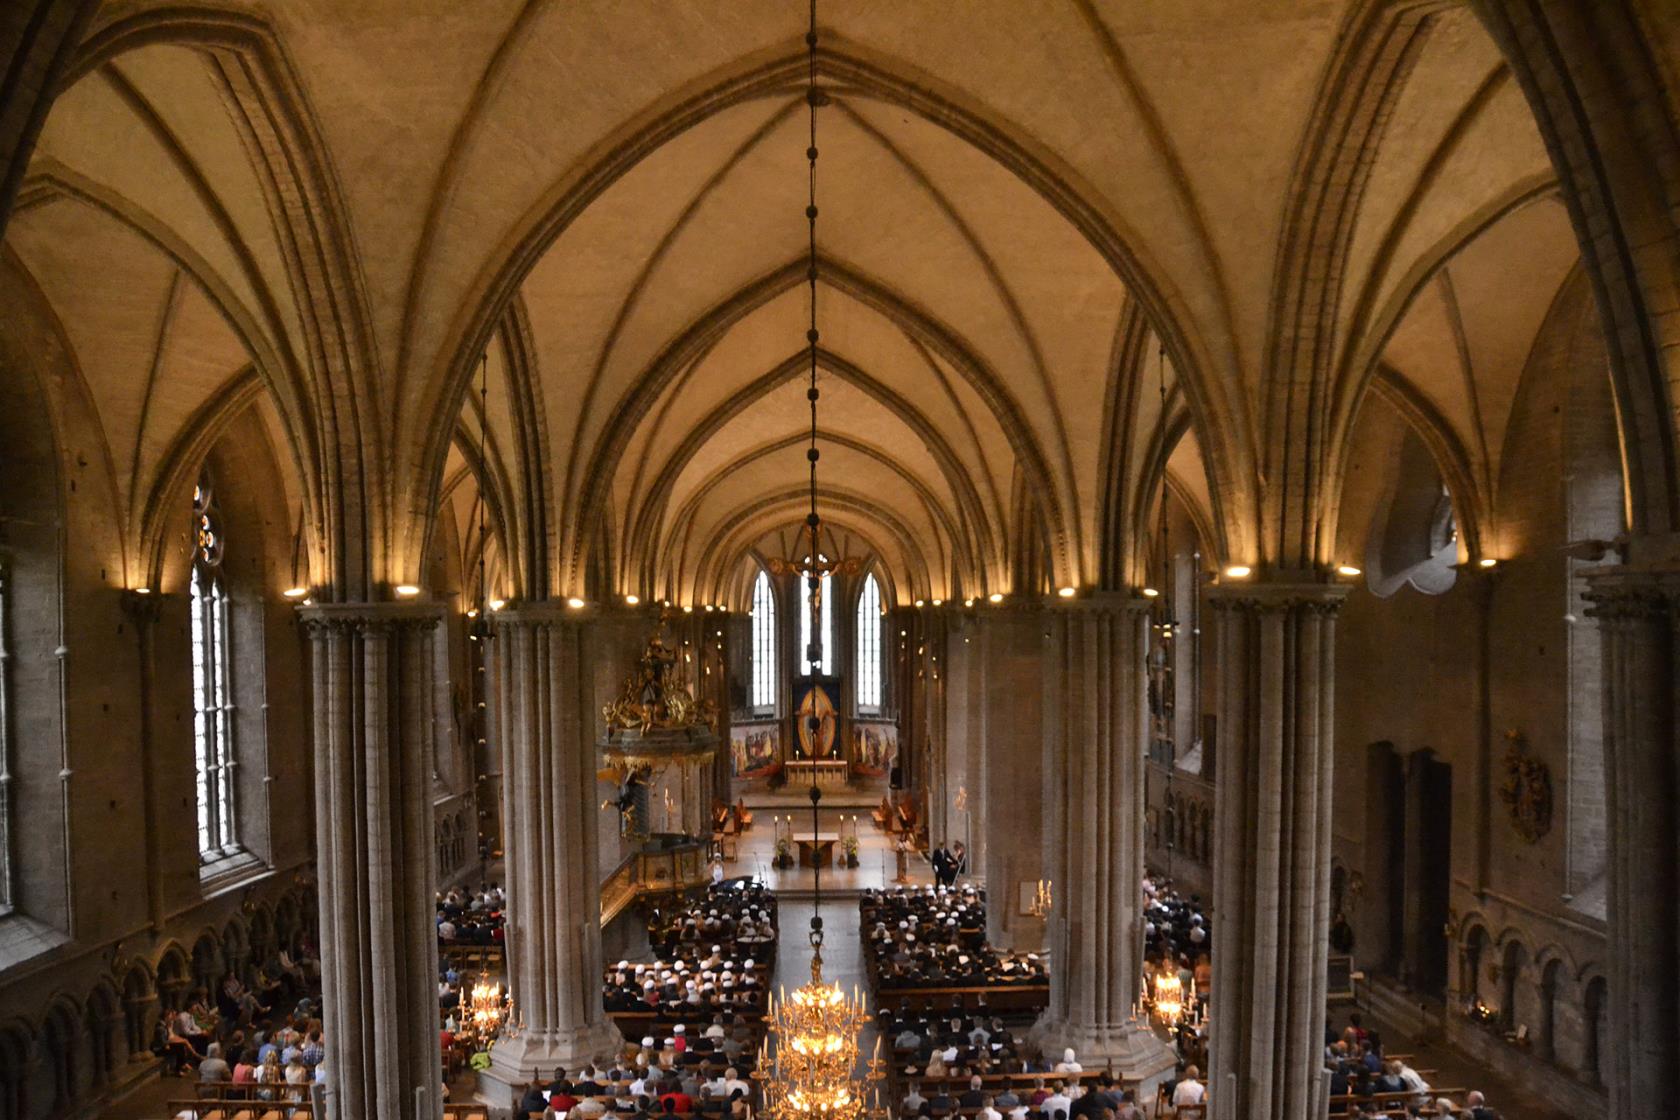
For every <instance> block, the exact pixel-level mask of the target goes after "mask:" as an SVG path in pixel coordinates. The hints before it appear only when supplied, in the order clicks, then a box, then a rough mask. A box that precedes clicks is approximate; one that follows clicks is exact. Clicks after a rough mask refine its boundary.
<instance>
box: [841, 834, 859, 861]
mask: <svg viewBox="0 0 1680 1120" xmlns="http://www.w3.org/2000/svg"><path fill="white" fill-rule="evenodd" d="M841 850H842V851H843V852H844V853H845V856H846V866H847V867H856V866H857V865H858V838H857V837H856V836H848V837H846V839H845V840H844V841H843V842H842V844H841Z"/></svg>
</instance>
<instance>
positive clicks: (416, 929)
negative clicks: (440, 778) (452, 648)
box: [301, 603, 443, 1120]
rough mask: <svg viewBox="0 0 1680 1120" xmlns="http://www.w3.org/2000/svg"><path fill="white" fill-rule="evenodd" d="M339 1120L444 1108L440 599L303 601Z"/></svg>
mask: <svg viewBox="0 0 1680 1120" xmlns="http://www.w3.org/2000/svg"><path fill="white" fill-rule="evenodd" d="M301 613H302V616H303V619H304V626H305V629H306V631H307V633H308V635H309V638H310V647H311V654H312V657H311V661H312V673H313V682H314V708H315V724H314V734H315V743H314V749H315V801H316V814H315V820H316V846H317V860H318V866H319V872H320V906H321V969H322V974H321V980H322V988H323V990H324V999H323V1002H324V1008H323V1010H324V1026H325V1032H326V1040H325V1041H326V1047H327V1071H328V1074H329V1076H330V1081H329V1089H328V1106H327V1114H328V1116H329V1117H331V1118H332V1120H365V1118H367V1117H374V1116H379V1117H392V1118H407V1117H412V1116H428V1117H430V1116H440V1115H442V1111H443V1109H442V1101H441V1100H440V1099H439V1087H440V1086H441V1085H442V1083H443V1069H442V1065H441V1062H440V1058H439V1054H438V1042H437V1032H438V1023H439V1019H438V1003H437V933H436V923H435V908H434V894H435V888H434V883H435V880H436V877H437V870H436V868H435V867H434V866H433V861H434V853H433V844H432V810H431V799H432V768H433V754H434V741H433V737H432V727H431V722H432V718H433V706H432V698H431V690H432V687H433V681H432V666H433V662H432V656H431V643H432V641H433V640H434V636H435V635H436V631H437V625H438V621H439V616H438V608H437V607H436V606H433V605H431V604H425V603H355V604H332V605H324V606H317V607H309V608H306V609H305V610H303V611H302V612H301Z"/></svg>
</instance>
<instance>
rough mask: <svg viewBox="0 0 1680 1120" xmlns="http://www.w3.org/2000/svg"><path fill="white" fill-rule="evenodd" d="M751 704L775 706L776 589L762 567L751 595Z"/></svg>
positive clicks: (755, 705)
mask: <svg viewBox="0 0 1680 1120" xmlns="http://www.w3.org/2000/svg"><path fill="white" fill-rule="evenodd" d="M752 604H753V605H752V635H753V642H752V706H753V707H754V708H774V707H775V706H776V593H775V590H774V589H773V588H771V586H770V573H769V572H765V571H760V572H759V573H758V579H757V581H756V582H754V584H753V598H752Z"/></svg>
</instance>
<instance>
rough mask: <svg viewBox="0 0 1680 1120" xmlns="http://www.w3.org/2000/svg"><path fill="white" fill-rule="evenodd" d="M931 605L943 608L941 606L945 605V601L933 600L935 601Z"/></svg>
mask: <svg viewBox="0 0 1680 1120" xmlns="http://www.w3.org/2000/svg"><path fill="white" fill-rule="evenodd" d="M933 605H934V606H936V607H943V606H944V605H945V600H943V599H935V600H934V601H933Z"/></svg>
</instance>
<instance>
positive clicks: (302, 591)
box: [280, 587, 309, 599]
mask: <svg viewBox="0 0 1680 1120" xmlns="http://www.w3.org/2000/svg"><path fill="white" fill-rule="evenodd" d="M280 594H282V595H284V596H285V597H286V598H288V599H301V598H303V597H304V596H306V595H308V594H309V588H307V587H288V588H286V590H284V591H282V592H280Z"/></svg>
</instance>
